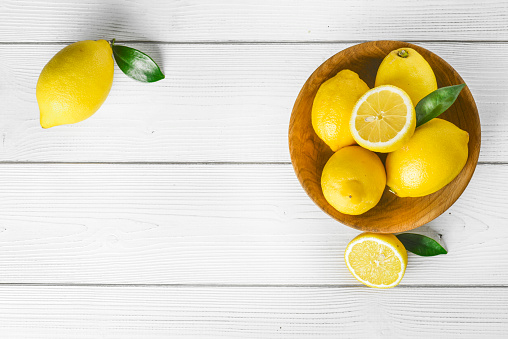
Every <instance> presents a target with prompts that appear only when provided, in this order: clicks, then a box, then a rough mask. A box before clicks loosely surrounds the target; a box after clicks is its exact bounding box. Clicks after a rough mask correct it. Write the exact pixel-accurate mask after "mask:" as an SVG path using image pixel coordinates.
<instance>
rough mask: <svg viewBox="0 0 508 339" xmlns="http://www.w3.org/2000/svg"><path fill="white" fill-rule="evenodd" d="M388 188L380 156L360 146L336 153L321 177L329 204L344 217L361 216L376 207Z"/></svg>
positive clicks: (342, 149) (322, 186)
mask: <svg viewBox="0 0 508 339" xmlns="http://www.w3.org/2000/svg"><path fill="white" fill-rule="evenodd" d="M385 186H386V173H385V168H384V167H383V163H382V162H381V160H380V159H379V157H378V156H377V155H376V153H374V152H371V151H369V150H366V149H365V148H362V147H360V146H347V147H343V148H341V149H340V150H338V151H337V152H335V153H334V154H333V155H332V156H331V157H330V159H328V162H327V163H326V165H325V167H324V168H323V174H322V175H321V188H322V190H323V195H324V196H325V199H326V201H328V203H329V204H330V205H332V206H333V207H334V208H335V209H336V210H337V211H339V212H341V213H344V214H350V215H358V214H362V213H365V212H367V211H368V210H370V209H371V208H372V207H374V206H376V204H377V203H378V202H379V200H380V199H381V196H382V195H383V191H384V189H385Z"/></svg>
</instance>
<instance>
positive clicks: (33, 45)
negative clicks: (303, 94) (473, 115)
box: [0, 0, 508, 338]
mask: <svg viewBox="0 0 508 339" xmlns="http://www.w3.org/2000/svg"><path fill="white" fill-rule="evenodd" d="M113 37H115V38H117V39H118V40H119V41H131V43H130V44H129V45H131V46H133V47H136V48H139V49H141V50H144V51H146V52H148V53H149V54H150V55H151V56H153V57H154V59H155V60H156V61H157V62H159V63H160V65H161V66H162V67H163V69H164V71H165V73H166V76H167V78H166V80H164V81H162V82H159V83H156V84H151V85H145V84H140V83H137V82H134V81H131V80H129V79H128V78H126V77H125V76H124V75H123V74H121V73H120V72H116V74H115V82H114V85H113V89H112V91H111V94H110V96H109V98H108V100H107V101H106V103H105V104H104V106H103V107H102V108H101V109H100V111H99V112H98V113H97V114H96V115H95V116H94V117H93V118H91V119H89V120H87V121H85V122H82V123H79V124H76V125H72V126H64V127H59V128H53V129H50V130H42V129H41V128H40V126H39V125H38V110H37V104H36V101H35V83H36V81H37V77H38V74H39V72H40V70H41V69H42V67H43V66H44V64H45V63H46V62H47V60H49V59H50V58H51V56H52V55H53V54H54V53H56V52H57V51H58V50H59V49H61V48H62V47H63V46H64V45H66V44H67V43H68V42H72V41H77V40H83V39H98V38H106V39H110V38H113ZM376 39H400V40H406V41H412V42H415V43H417V44H419V45H421V46H423V47H425V48H428V49H430V50H432V51H434V52H435V53H437V54H438V55H440V56H441V57H443V58H444V59H445V60H447V61H448V62H449V63H450V64H451V65H452V66H453V67H455V69H457V71H458V72H459V73H460V74H461V75H462V77H463V78H464V80H465V81H466V83H467V84H468V86H469V87H470V89H471V91H472V93H473V96H474V98H475V99H476V102H477V105H478V108H479V111H480V118H481V122H482V149H481V155H480V162H481V164H480V165H479V166H478V168H477V170H476V173H475V175H474V176H473V179H472V181H471V183H470V185H469V187H468V188H467V190H466V191H465V192H464V194H463V195H462V197H461V198H460V199H459V200H458V201H457V203H456V204H455V205H454V206H452V208H450V209H449V211H447V212H446V213H445V214H443V215H442V216H441V217H439V218H438V219H436V220H434V221H433V222H431V223H430V224H428V225H426V226H423V227H421V228H419V229H417V230H415V232H418V233H422V234H426V235H430V236H434V237H439V235H441V236H442V242H443V243H444V244H445V246H446V247H447V249H448V250H449V254H447V255H446V256H439V257H435V258H421V257H417V256H414V255H410V257H409V265H408V270H407V272H406V276H405V278H404V280H403V282H402V284H401V286H400V287H398V288H396V289H392V290H388V291H377V290H371V289H368V288H365V287H362V286H360V285H359V284H357V283H356V281H355V280H354V279H353V278H352V277H351V276H350V274H349V273H348V272H347V270H346V269H345V266H344V264H343V262H342V261H343V257H342V253H343V250H344V247H345V245H346V244H347V243H348V242H349V240H350V239H352V238H353V237H354V236H355V235H356V234H358V232H357V231H355V230H353V229H351V228H348V227H345V226H342V225H340V224H338V223H337V222H335V221H333V220H332V219H330V218H329V217H328V216H327V215H326V214H324V213H323V212H321V211H320V210H319V209H318V208H317V207H316V206H315V205H314V204H313V203H312V201H311V200H310V199H309V198H308V197H307V196H306V195H305V193H304V192H303V190H302V189H301V187H300V185H299V183H298V181H297V179H296V177H295V176H294V174H293V170H292V167H291V165H290V163H289V155H288V150H287V128H288V122H289V115H290V112H291V108H292V105H293V102H294V100H295V98H296V95H297V94H298V91H299V89H300V87H301V85H302V84H303V83H304V82H305V80H306V79H307V77H308V76H309V75H310V73H312V71H313V70H314V69H315V68H316V67H317V66H319V64H321V63H322V62H323V61H324V60H326V59H327V58H328V57H330V56H331V55H333V54H334V53H336V52H338V51H340V50H341V49H343V48H346V47H348V46H351V45H353V44H355V43H357V42H360V41H365V40H376ZM0 58H1V60H2V62H1V63H0V102H1V103H2V108H1V109H0V138H1V142H0V338H160V337H168V336H169V337H227V338H241V337H250V338H299V337H306V338H315V337H323V338H336V337H339V336H340V337H346V338H366V337H368V338H384V337H390V338H398V337H400V338H407V337H415V338H429V337H436V338H454V337H457V338H479V337H487V338H503V337H506V333H507V331H508V317H507V314H508V309H507V305H508V249H507V246H506V243H507V240H508V239H507V238H508V196H507V193H506V192H507V191H508V181H507V178H508V151H506V150H507V149H508V124H507V122H506V119H504V117H505V116H506V114H507V104H508V94H507V93H508V85H507V81H506V79H507V78H508V2H507V1H505V0H497V1H496V0H490V1H484V2H479V1H458V0H453V1H447V2H442V1H435V0H432V1H419V2H408V1H401V0H396V1H388V0H382V1H346V0H342V1H324V0H320V1H297V2H295V1H277V2H273V1H260V0H257V1H242V2H237V1H225V0H222V1H219V0H214V1H208V2H199V1H176V0H175V1H155V0H153V1H127V0H121V1H98V0H85V1H78V0H61V1H60V0H59V1H56V0H52V1H42V0H40V1H35V0H23V1H15V0H4V1H2V2H0Z"/></svg>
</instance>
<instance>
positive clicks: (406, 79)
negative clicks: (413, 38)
mask: <svg viewBox="0 0 508 339" xmlns="http://www.w3.org/2000/svg"><path fill="white" fill-rule="evenodd" d="M381 85H393V86H396V87H399V88H402V89H403V90H404V91H405V92H406V93H407V94H408V95H409V97H410V98H411V101H412V102H413V105H414V106H416V105H417V104H418V102H420V100H421V99H423V98H424V97H425V96H427V95H428V94H430V93H432V92H433V91H435V90H436V89H437V81H436V76H435V74H434V71H432V68H431V67H430V65H429V63H428V62H427V61H426V60H425V59H424V58H423V57H422V56H421V55H420V53H418V52H417V51H415V50H414V49H412V48H399V49H396V50H394V51H391V52H390V53H389V54H388V55H387V56H386V57H385V58H384V59H383V61H382V62H381V65H380V66H379V69H378V70H377V74H376V87H377V86H381Z"/></svg>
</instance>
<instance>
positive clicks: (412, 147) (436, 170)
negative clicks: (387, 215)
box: [386, 118, 469, 197]
mask: <svg viewBox="0 0 508 339" xmlns="http://www.w3.org/2000/svg"><path fill="white" fill-rule="evenodd" d="M468 141H469V134H468V133H467V132H466V131H463V130H461V129H460V128H458V127H457V126H455V125H454V124H452V123H451V122H448V121H446V120H442V119H438V118H434V119H432V120H430V121H429V122H427V123H426V124H423V125H422V126H420V127H418V128H417V129H416V131H415V133H414V135H413V137H412V138H411V139H410V140H409V142H407V143H406V144H405V145H404V146H402V148H400V149H398V150H397V151H395V152H393V153H390V154H388V157H387V158H386V173H387V184H388V186H389V187H390V189H391V190H392V191H393V192H394V193H395V194H397V195H398V196H399V197H422V196H424V195H427V194H431V193H434V192H436V191H438V190H440V189H441V188H443V187H444V186H446V185H447V184H448V183H450V182H451V181H452V180H453V179H454V178H455V177H456V176H457V175H458V174H459V173H460V171H461V170H462V168H463V167H464V165H465V164H466V161H467V156H468V149H467V144H468Z"/></svg>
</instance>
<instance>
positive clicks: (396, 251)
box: [344, 232, 407, 288]
mask: <svg viewBox="0 0 508 339" xmlns="http://www.w3.org/2000/svg"><path fill="white" fill-rule="evenodd" d="M344 259H345V261H346V265H347V267H348V269H349V271H350V272H351V274H352V275H353V276H354V277H355V278H356V279H357V280H358V281H359V282H361V283H362V284H364V285H367V286H370V287H375V288H391V287H395V286H397V285H398V284H399V283H400V281H401V280H402V278H403V277H404V273H405V271H406V266H407V251H406V249H405V248H404V245H403V244H402V243H401V242H400V240H399V239H397V237H396V236H395V235H393V234H380V233H369V232H366V233H362V234H360V235H359V236H357V237H356V238H354V239H353V240H351V242H350V243H349V244H348V245H347V247H346V252H345V254H344Z"/></svg>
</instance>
